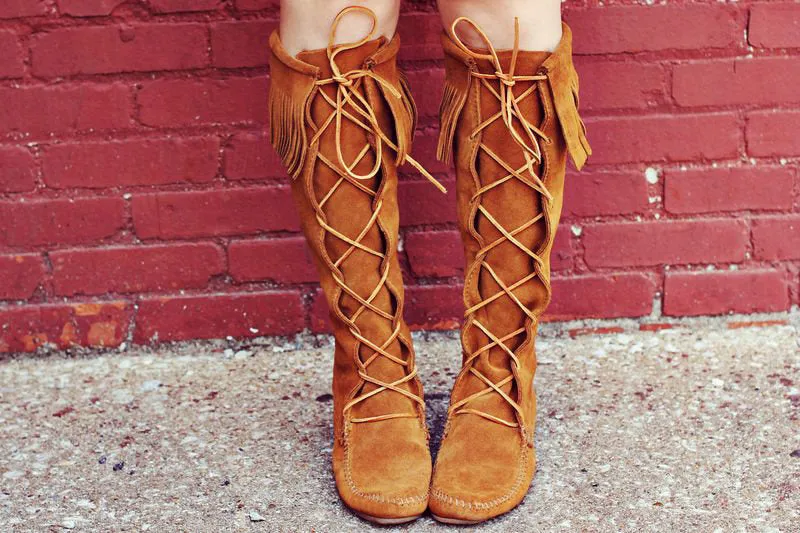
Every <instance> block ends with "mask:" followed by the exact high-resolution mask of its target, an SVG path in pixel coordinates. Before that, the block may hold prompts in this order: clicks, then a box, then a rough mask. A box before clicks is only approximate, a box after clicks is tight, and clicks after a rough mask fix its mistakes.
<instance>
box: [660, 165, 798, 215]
mask: <svg viewBox="0 0 800 533" xmlns="http://www.w3.org/2000/svg"><path fill="white" fill-rule="evenodd" d="M792 186H793V177H792V172H791V171H790V170H789V169H788V168H785V167H772V168H771V167H736V168H707V169H697V170H686V171H677V170H668V171H667V172H666V177H665V181H664V206H665V207H666V209H667V211H669V212H671V213H681V214H684V213H711V212H715V211H743V210H746V209H751V210H770V211H775V210H791V208H792Z"/></svg>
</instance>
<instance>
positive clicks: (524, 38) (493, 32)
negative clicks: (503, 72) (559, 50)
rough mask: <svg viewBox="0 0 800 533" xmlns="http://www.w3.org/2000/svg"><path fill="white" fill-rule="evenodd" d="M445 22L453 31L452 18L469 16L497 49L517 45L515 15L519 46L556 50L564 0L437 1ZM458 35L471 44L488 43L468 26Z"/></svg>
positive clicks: (448, 28)
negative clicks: (516, 25)
mask: <svg viewBox="0 0 800 533" xmlns="http://www.w3.org/2000/svg"><path fill="white" fill-rule="evenodd" d="M438 5H439V13H440V14H441V16H442V24H444V27H445V29H447V31H450V28H451V27H452V25H453V21H454V20H456V19H457V18H459V17H467V18H469V19H471V20H472V21H474V22H475V23H476V24H477V25H478V26H479V27H480V28H481V29H482V30H483V32H484V33H485V34H486V35H487V36H488V37H489V40H490V41H491V42H492V45H493V46H494V47H495V49H497V50H504V49H511V48H513V46H514V17H517V18H519V49H520V50H537V51H540V50H541V51H549V52H552V51H553V50H555V47H556V45H557V44H558V42H559V41H560V40H561V0H438ZM458 35H459V37H461V40H462V41H463V42H464V44H466V45H467V46H470V47H473V46H474V47H476V48H485V47H486V44H485V42H484V41H483V39H481V38H480V37H479V36H478V34H477V33H476V32H475V31H474V30H473V29H472V28H471V27H470V26H468V25H466V24H464V25H461V26H459V30H458Z"/></svg>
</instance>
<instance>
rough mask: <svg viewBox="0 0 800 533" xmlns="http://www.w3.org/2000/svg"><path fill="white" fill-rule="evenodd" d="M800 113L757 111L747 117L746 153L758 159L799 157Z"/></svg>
mask: <svg viewBox="0 0 800 533" xmlns="http://www.w3.org/2000/svg"><path fill="white" fill-rule="evenodd" d="M798 123H800V111H758V112H754V113H750V114H749V115H747V129H746V132H747V134H746V136H747V152H748V153H749V154H750V155H753V156H758V157H787V156H794V155H800V135H797V124H798Z"/></svg>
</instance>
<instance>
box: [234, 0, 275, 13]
mask: <svg viewBox="0 0 800 533" xmlns="http://www.w3.org/2000/svg"><path fill="white" fill-rule="evenodd" d="M279 2H280V0H236V9H238V10H240V11H261V10H262V9H270V8H276V9H277V7H278V4H279Z"/></svg>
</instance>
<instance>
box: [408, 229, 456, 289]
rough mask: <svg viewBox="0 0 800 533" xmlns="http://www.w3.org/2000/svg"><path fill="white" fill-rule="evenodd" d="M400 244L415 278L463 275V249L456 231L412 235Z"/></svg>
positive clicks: (413, 232) (410, 233)
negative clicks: (403, 247)
mask: <svg viewBox="0 0 800 533" xmlns="http://www.w3.org/2000/svg"><path fill="white" fill-rule="evenodd" d="M403 242H404V245H405V250H406V253H407V254H408V261H409V263H410V264H411V271H412V272H413V273H414V275H415V276H416V277H419V278H449V277H453V276H463V275H464V247H463V245H462V244H461V235H459V232H458V231H412V232H408V233H406V235H405V239H404V240H403Z"/></svg>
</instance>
